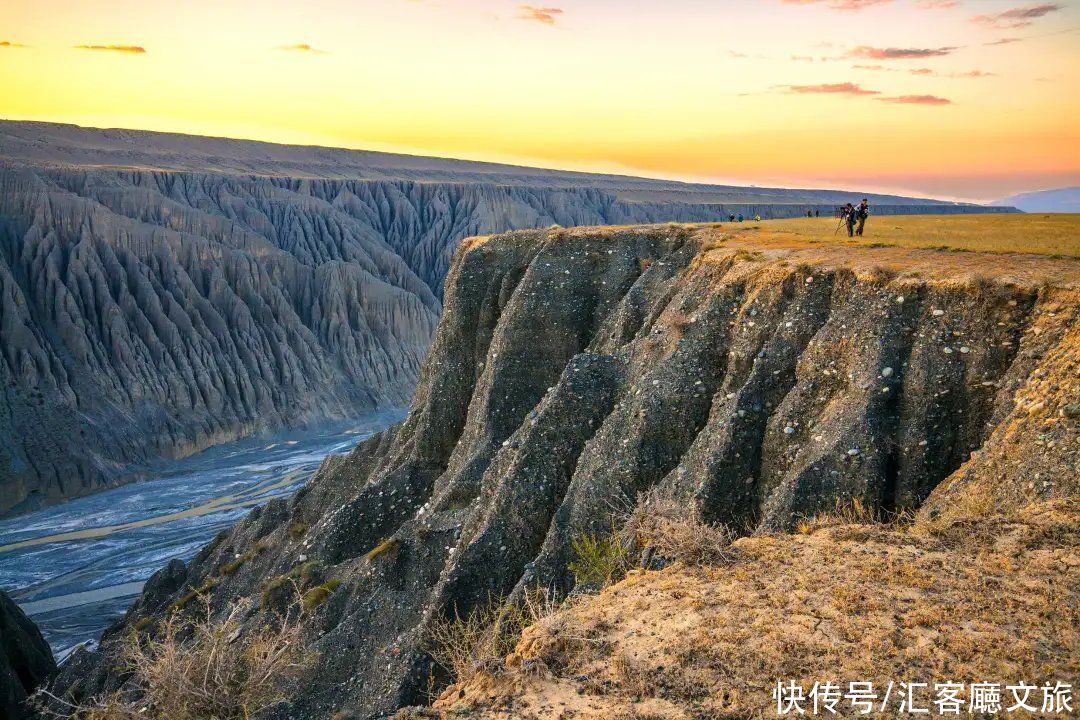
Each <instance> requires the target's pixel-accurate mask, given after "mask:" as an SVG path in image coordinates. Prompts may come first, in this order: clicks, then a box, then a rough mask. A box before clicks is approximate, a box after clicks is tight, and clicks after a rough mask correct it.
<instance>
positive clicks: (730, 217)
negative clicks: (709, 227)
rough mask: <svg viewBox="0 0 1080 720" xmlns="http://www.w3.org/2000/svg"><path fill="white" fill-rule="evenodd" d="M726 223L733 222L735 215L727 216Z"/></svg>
mask: <svg viewBox="0 0 1080 720" xmlns="http://www.w3.org/2000/svg"><path fill="white" fill-rule="evenodd" d="M728 222H735V213H731V214H730V215H728Z"/></svg>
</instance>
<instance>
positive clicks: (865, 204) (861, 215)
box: [855, 198, 870, 237]
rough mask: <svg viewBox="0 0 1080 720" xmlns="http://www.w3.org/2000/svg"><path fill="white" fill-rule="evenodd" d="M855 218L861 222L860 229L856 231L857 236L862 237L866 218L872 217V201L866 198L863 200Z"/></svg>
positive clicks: (856, 209)
mask: <svg viewBox="0 0 1080 720" xmlns="http://www.w3.org/2000/svg"><path fill="white" fill-rule="evenodd" d="M855 217H856V218H858V220H859V227H858V228H856V229H855V234H856V235H858V236H859V237H862V231H863V228H864V227H866V218H868V217H870V201H869V200H867V199H866V198H863V199H862V202H861V203H859V207H857V208H855Z"/></svg>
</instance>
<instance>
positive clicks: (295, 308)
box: [0, 169, 440, 512]
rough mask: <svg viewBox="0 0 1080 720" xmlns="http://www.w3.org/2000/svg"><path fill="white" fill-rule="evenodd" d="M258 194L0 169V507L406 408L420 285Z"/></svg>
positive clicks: (217, 185) (313, 213)
mask: <svg viewBox="0 0 1080 720" xmlns="http://www.w3.org/2000/svg"><path fill="white" fill-rule="evenodd" d="M333 219H334V218H333V216H332V214H331V213H328V212H326V211H325V209H324V208H323V207H321V206H320V202H319V201H317V200H315V199H310V198H309V199H307V200H304V201H300V200H297V199H294V198H291V197H288V196H285V195H282V194H279V193H277V192H276V190H275V188H274V186H273V185H272V184H270V183H266V184H265V185H264V184H261V183H254V184H250V185H244V184H243V183H239V182H233V181H230V180H229V179H227V178H213V177H183V178H180V177H170V176H165V175H160V174H157V175H155V174H153V173H130V174H123V173H121V174H113V173H93V172H86V173H84V172H76V171H57V172H53V173H47V172H43V171H35V170H25V169H24V170H10V169H9V170H2V171H0V318H2V322H0V350H2V361H0V382H2V383H3V386H4V393H3V395H2V396H0V409H2V412H0V418H2V419H0V512H7V511H12V510H16V511H17V510H20V509H27V508H29V507H33V506H36V505H41V504H45V503H49V502H53V501H56V500H59V499H63V498H69V497H73V496H76V495H80V494H83V493H85V492H88V491H92V490H94V489H97V488H99V487H102V486H105V485H108V484H110V483H114V482H118V481H120V480H124V479H130V478H131V477H132V476H133V475H134V474H136V473H137V472H138V470H139V468H140V467H141V466H145V464H146V463H149V462H152V461H153V460H155V459H158V458H162V457H170V456H172V457H175V456H179V455H184V454H188V453H190V452H193V451H196V450H199V449H201V448H203V447H206V446H207V445H210V444H213V443H215V442H221V441H223V440H228V439H232V438H235V437H237V436H239V435H242V434H246V433H250V432H253V431H258V430H261V429H269V428H274V427H277V426H281V425H285V424H293V423H302V422H309V421H318V420H323V419H329V418H339V417H345V416H351V415H355V414H356V413H358V412H362V411H364V410H368V409H373V408H376V407H389V406H400V405H404V404H406V403H407V402H408V399H409V397H410V395H411V392H412V388H413V385H414V383H415V380H416V376H417V373H418V371H419V368H420V364H421V362H422V359H423V357H424V355H425V353H426V350H427V346H428V344H429V342H430V338H431V335H432V333H433V331H434V328H435V326H436V324H437V318H438V313H439V310H440V303H439V301H438V300H437V299H436V297H435V295H434V293H433V292H432V290H431V288H430V287H429V286H428V285H427V284H426V283H425V282H424V281H423V280H422V279H421V278H420V277H418V276H417V274H416V273H414V272H413V271H412V270H411V269H410V268H409V266H408V264H407V263H406V262H405V261H404V260H403V259H402V257H400V256H399V255H398V254H397V253H395V252H394V250H393V249H392V248H390V247H389V246H388V245H387V244H386V243H385V242H384V241H383V240H382V239H381V238H380V237H378V236H376V235H374V234H372V233H370V232H368V233H366V234H364V233H361V232H358V231H357V230H356V229H355V228H350V227H343V226H342V225H341V224H339V223H334V222H333Z"/></svg>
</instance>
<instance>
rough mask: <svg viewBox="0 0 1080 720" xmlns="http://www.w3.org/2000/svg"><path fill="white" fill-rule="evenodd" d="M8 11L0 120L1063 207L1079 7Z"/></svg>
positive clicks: (30, 4)
mask: <svg viewBox="0 0 1080 720" xmlns="http://www.w3.org/2000/svg"><path fill="white" fill-rule="evenodd" d="M536 1H537V3H538V4H536V5H528V4H522V3H520V2H516V1H515V0H306V1H305V2H302V3H301V2H295V1H294V0H186V1H185V2H183V3H177V2H168V3H166V2H154V1H152V0H77V1H76V0H3V2H2V3H0V118H6V119H13V120H47V121H55V122H70V123H76V124H80V125H88V126H95V127H123V128H137V129H148V130H162V131H172V132H184V133H193V134H201V135H222V136H228V137H237V138H251V139H259V140H269V141H273V142H285V143H300V144H318V145H330V146H338V147H350V148H364V149H373V150H392V151H404V152H410V153H416V154H424V155H438V156H443V157H459V158H466V159H480V160H496V161H509V162H514V163H518V164H527V165H538V166H543V167H557V168H566V169H574V170H596V171H604V172H611V171H615V172H620V173H626V174H633V175H644V176H649V177H662V178H674V179H682V180H694V181H700V180H705V181H720V182H735V183H740V184H756V185H779V186H788V187H839V188H852V189H860V190H876V191H892V192H902V193H906V194H918V195H927V196H934V197H942V198H953V199H965V200H980V201H986V200H992V199H997V198H1001V197H1004V196H1006V195H1009V194H1012V193H1014V192H1020V191H1027V190H1036V189H1043V188H1053V187H1062V186H1067V185H1080V122H1077V120H1076V118H1077V116H1078V114H1080V113H1078V111H1080V0H1058V1H1057V2H1043V1H1042V0H1034V1H1032V2H1026V3H1024V2H1018V1H1017V0H756V1H753V0H536Z"/></svg>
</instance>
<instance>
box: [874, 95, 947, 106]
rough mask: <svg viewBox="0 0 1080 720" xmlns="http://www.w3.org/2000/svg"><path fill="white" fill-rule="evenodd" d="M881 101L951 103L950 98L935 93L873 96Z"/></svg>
mask: <svg viewBox="0 0 1080 720" xmlns="http://www.w3.org/2000/svg"><path fill="white" fill-rule="evenodd" d="M874 99H875V100H880V101H881V102H887V103H895V104H897V105H952V100H949V99H948V98H943V97H938V96H937V95H897V96H895V97H879V98H874Z"/></svg>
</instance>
